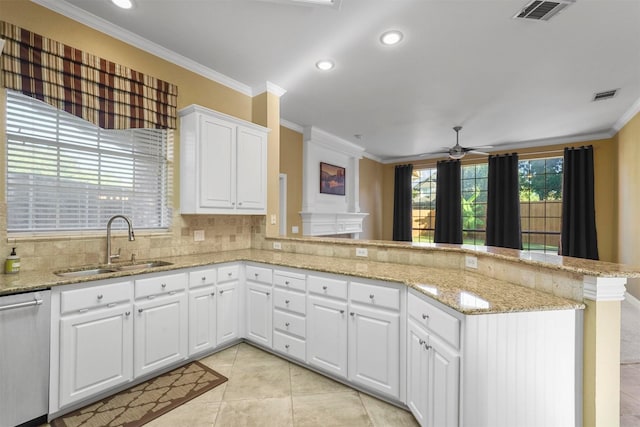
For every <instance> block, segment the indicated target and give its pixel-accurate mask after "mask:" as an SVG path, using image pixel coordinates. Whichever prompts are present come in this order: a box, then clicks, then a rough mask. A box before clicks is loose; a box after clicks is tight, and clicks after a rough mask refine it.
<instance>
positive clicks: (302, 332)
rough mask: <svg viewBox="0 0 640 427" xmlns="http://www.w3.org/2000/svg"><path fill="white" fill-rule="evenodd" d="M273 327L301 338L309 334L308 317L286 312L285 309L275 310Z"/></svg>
mask: <svg viewBox="0 0 640 427" xmlns="http://www.w3.org/2000/svg"><path fill="white" fill-rule="evenodd" d="M273 327H274V328H275V329H277V330H279V331H282V332H284V333H288V334H293V335H297V336H299V337H300V338H305V337H306V336H307V323H306V319H305V318H304V317H302V316H298V315H295V314H291V313H285V312H284V311H280V310H274V311H273Z"/></svg>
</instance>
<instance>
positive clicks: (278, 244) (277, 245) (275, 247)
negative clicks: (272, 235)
mask: <svg viewBox="0 0 640 427" xmlns="http://www.w3.org/2000/svg"><path fill="white" fill-rule="evenodd" d="M273 249H282V243H280V242H273Z"/></svg>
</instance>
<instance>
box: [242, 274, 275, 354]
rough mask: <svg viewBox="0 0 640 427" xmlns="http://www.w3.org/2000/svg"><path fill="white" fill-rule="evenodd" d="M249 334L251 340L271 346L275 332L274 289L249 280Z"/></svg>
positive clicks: (247, 291)
mask: <svg viewBox="0 0 640 427" xmlns="http://www.w3.org/2000/svg"><path fill="white" fill-rule="evenodd" d="M245 292H246V295H247V305H246V306H245V313H246V318H247V324H246V328H247V336H246V338H247V339H248V340H250V341H254V342H256V343H258V344H261V345H263V346H266V347H269V348H271V343H272V333H273V330H272V328H273V326H272V325H273V308H272V304H271V301H272V295H271V294H272V289H271V287H269V286H265V285H260V284H257V283H252V282H247V284H246V290H245Z"/></svg>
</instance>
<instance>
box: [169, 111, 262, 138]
mask: <svg viewBox="0 0 640 427" xmlns="http://www.w3.org/2000/svg"><path fill="white" fill-rule="evenodd" d="M191 113H200V114H206V115H208V116H213V117H216V118H218V119H221V120H225V121H228V122H232V123H235V124H237V125H240V126H244V127H247V128H249V129H254V130H257V131H259V132H265V131H266V132H271V129H269V128H266V127H264V126H260V125H258V124H256V123H252V122H249V121H247V120H242V119H239V118H237V117H234V116H230V115H228V114H225V113H221V112H219V111H216V110H212V109H210V108H206V107H203V106H201V105H196V104H191V105H187V106H186V107H184V108H181V109H180V110H178V117H183V116H186V115H187V114H191Z"/></svg>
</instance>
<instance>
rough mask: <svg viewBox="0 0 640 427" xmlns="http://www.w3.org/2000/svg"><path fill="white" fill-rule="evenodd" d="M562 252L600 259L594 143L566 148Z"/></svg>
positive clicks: (563, 253)
mask: <svg viewBox="0 0 640 427" xmlns="http://www.w3.org/2000/svg"><path fill="white" fill-rule="evenodd" d="M563 169H564V171H563V179H562V234H561V236H562V237H561V242H560V245H561V247H560V254H561V255H564V256H572V257H578V258H587V259H596V260H597V259H598V237H597V234H596V209H595V201H594V196H593V188H594V184H593V182H594V177H593V146H591V145H590V146H588V147H579V148H565V149H564V165H563Z"/></svg>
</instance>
